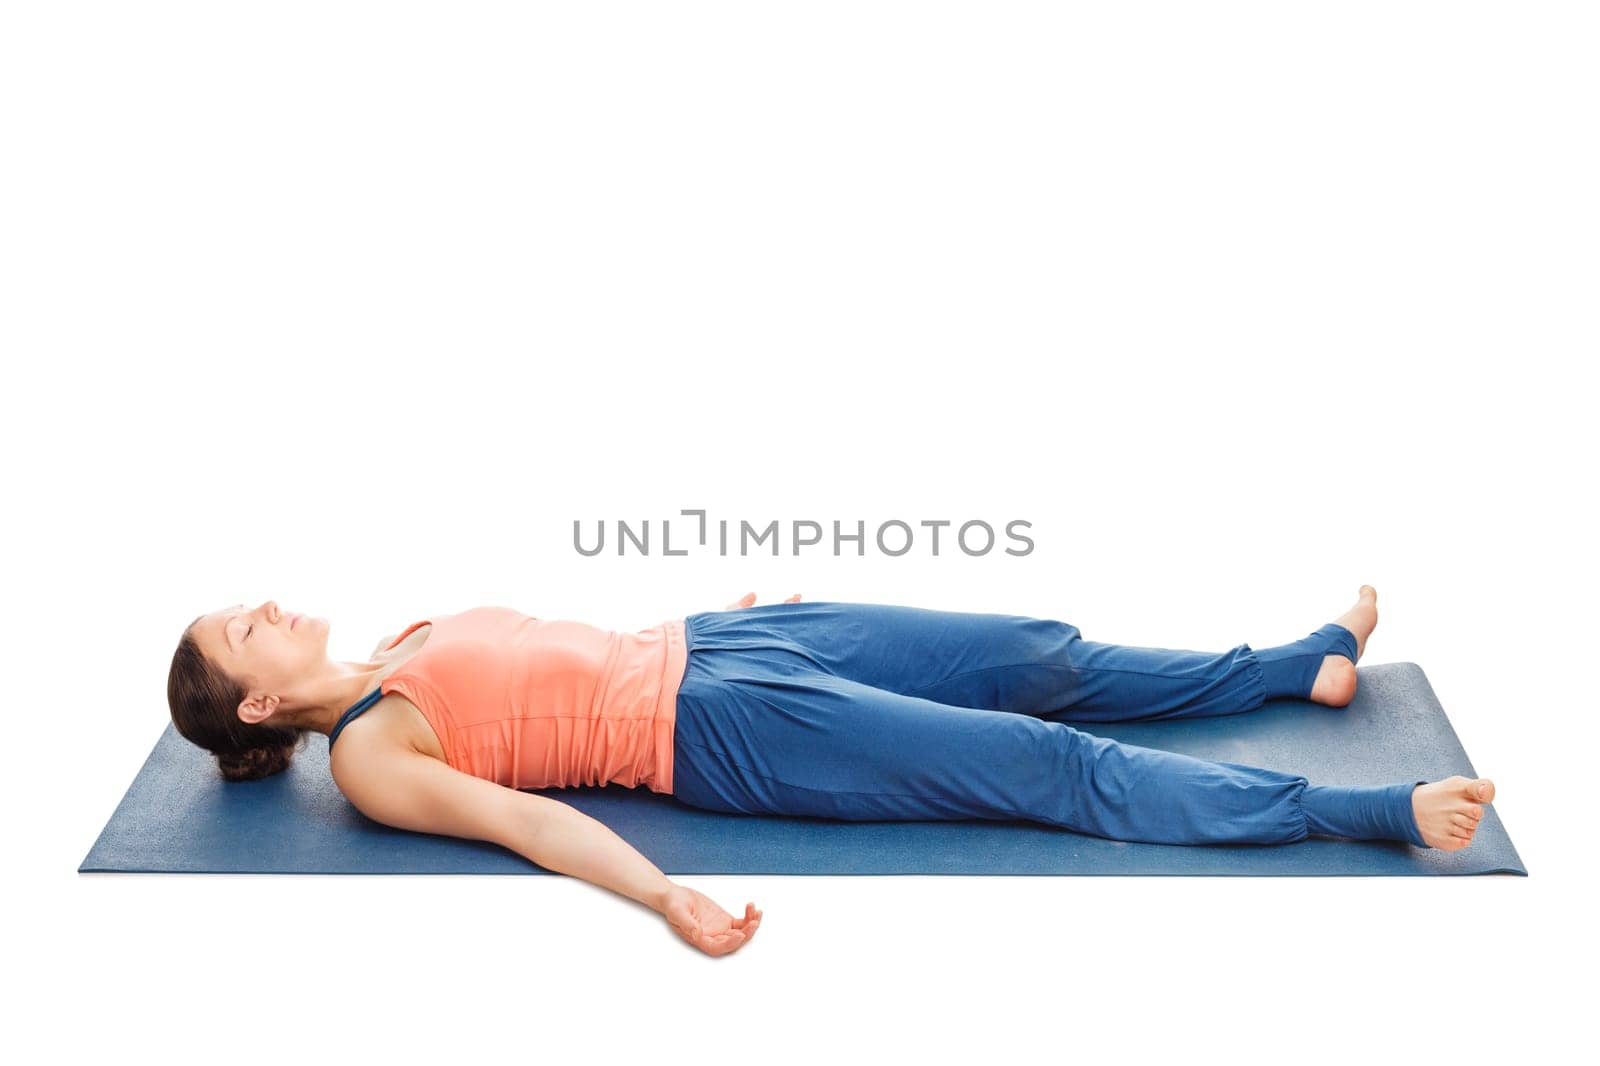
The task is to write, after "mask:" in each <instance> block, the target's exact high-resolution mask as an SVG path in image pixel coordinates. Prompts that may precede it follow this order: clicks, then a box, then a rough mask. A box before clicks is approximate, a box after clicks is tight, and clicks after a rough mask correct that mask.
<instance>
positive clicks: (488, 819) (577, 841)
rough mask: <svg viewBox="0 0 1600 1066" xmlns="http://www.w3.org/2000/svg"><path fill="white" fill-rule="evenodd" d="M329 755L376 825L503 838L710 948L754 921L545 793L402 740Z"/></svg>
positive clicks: (718, 951) (721, 948) (725, 943)
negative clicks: (499, 780) (469, 769)
mask: <svg viewBox="0 0 1600 1066" xmlns="http://www.w3.org/2000/svg"><path fill="white" fill-rule="evenodd" d="M335 759H336V762H335V765H334V778H335V781H336V782H337V783H338V785H339V789H340V791H342V792H343V793H344V794H345V796H346V798H348V799H349V800H350V802H351V803H353V804H355V806H356V809H357V810H359V811H361V813H363V814H365V815H366V816H367V817H369V818H371V819H373V820H374V821H378V822H382V823H384V824H385V825H392V826H395V827H396V828H399V829H409V830H412V831H414V832H421V833H436V834H441V835H444V836H455V837H462V838H464V839H468V840H487V841H491V842H493V843H496V844H499V845H501V846H502V847H505V848H509V849H510V850H512V851H514V852H516V853H517V854H519V855H521V856H522V857H523V858H525V859H528V860H529V861H530V862H534V863H537V864H538V865H540V866H542V867H544V868H545V869H547V870H553V871H555V872H557V873H563V874H569V875H571V876H573V877H578V878H581V879H582V880H585V881H589V882H591V883H593V884H597V885H599V886H601V887H602V888H607V889H610V890H611V891H613V892H616V893H618V894H619V895H623V896H627V897H628V898H629V899H635V900H638V901H639V902H640V903H643V904H644V905H645V906H647V907H649V908H650V909H651V910H653V911H656V912H657V913H659V914H661V915H662V917H664V918H665V919H666V920H667V922H668V923H669V924H670V925H671V926H672V928H673V930H674V931H675V932H677V933H678V935H679V936H681V937H683V938H684V939H685V940H687V941H688V942H689V943H691V944H693V945H694V946H695V947H697V948H699V949H700V950H702V951H704V952H706V953H707V954H710V955H723V954H726V953H728V952H730V951H733V950H734V949H736V948H738V947H739V946H741V945H742V944H743V943H745V942H746V941H748V940H749V939H750V937H751V936H753V935H754V934H755V930H756V926H757V925H759V924H760V912H759V911H757V910H756V909H755V906H754V904H749V905H747V906H746V908H745V916H744V917H743V918H742V919H739V920H737V921H735V920H734V919H733V918H732V917H731V916H730V915H729V914H728V913H727V912H726V911H724V910H723V909H722V908H721V907H718V906H717V905H716V904H715V903H713V902H712V901H711V900H710V899H709V898H707V897H705V896H703V895H702V894H700V893H699V892H696V891H695V890H694V889H691V888H686V887H684V886H682V885H678V884H675V883H673V882H672V881H671V880H670V879H668V877H667V875H666V874H664V873H662V872H661V871H660V870H659V869H657V868H656V866H655V864H654V863H652V862H651V861H650V860H649V859H647V858H645V857H644V856H643V855H641V854H640V853H639V852H638V850H637V849H635V848H634V847H633V845H631V844H629V843H628V842H627V841H626V840H623V839H622V838H621V837H620V836H618V835H617V834H616V833H615V832H613V831H612V830H611V828H610V827H609V826H607V825H606V824H605V823H603V822H600V821H597V820H595V819H594V818H591V817H589V816H588V815H587V814H584V813H583V812H582V811H580V810H578V809H576V808H575V807H571V806H568V805H567V804H565V803H561V802H559V801H557V800H553V799H551V798H549V797H548V796H536V795H534V794H532V793H531V792H519V791H517V790H516V789H510V788H506V787H505V786H503V785H498V784H496V783H494V782H493V781H485V780H483V779H482V778H478V777H473V776H472V775H471V774H466V773H462V772H461V771H460V770H457V769H455V768H454V767H452V766H449V765H447V764H445V763H443V762H440V761H439V760H438V759H435V758H433V757H432V756H431V755H424V754H423V753H422V752H419V751H416V750H414V749H412V748H408V747H404V746H402V745H398V744H396V745H393V746H383V745H369V746H367V747H361V746H359V745H350V746H349V747H345V746H340V747H339V748H337V749H336V752H335Z"/></svg>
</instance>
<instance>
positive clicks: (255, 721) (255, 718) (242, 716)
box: [239, 696, 278, 725]
mask: <svg viewBox="0 0 1600 1066" xmlns="http://www.w3.org/2000/svg"><path fill="white" fill-rule="evenodd" d="M277 709H278V697H276V696H264V697H262V698H261V699H250V700H245V701H244V702H243V703H241V704H239V720H240V721H242V722H245V723H247V724H249V725H260V724H261V723H262V722H264V721H266V720H267V719H268V718H270V717H272V713H273V712H274V711H276V710H277Z"/></svg>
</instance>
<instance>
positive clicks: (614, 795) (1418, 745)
mask: <svg viewBox="0 0 1600 1066" xmlns="http://www.w3.org/2000/svg"><path fill="white" fill-rule="evenodd" d="M1359 676H1360V685H1359V688H1358V695H1357V697H1356V699H1355V701H1354V702H1353V703H1351V704H1350V705H1349V706H1348V707H1344V708H1329V707H1323V706H1320V705H1318V704H1313V703H1306V702H1301V701H1298V700H1275V701H1272V702H1270V703H1268V704H1267V705H1266V706H1265V707H1263V708H1262V709H1260V710H1258V711H1254V712H1251V713H1249V714H1241V715H1233V716H1229V717H1223V718H1194V719H1189V720H1187V721H1171V722H1129V723H1122V724H1120V725H1106V724H1092V725H1091V724H1082V725H1081V726H1080V728H1083V729H1085V730H1087V731H1088V732H1091V733H1095V734H1097V735H1100V736H1109V737H1115V738H1116V739H1118V740H1122V741H1126V742H1128V743H1130V744H1141V745H1144V746H1146V747H1152V748H1165V749H1167V750H1169V751H1177V752H1183V753H1185V754H1188V755H1194V756H1197V757H1199V758H1204V759H1214V760H1219V761H1223V762H1237V763H1246V764H1250V765H1255V766H1264V767H1268V768H1270V769H1274V770H1282V771H1285V772H1288V773H1293V774H1300V775H1303V776H1304V777H1306V778H1308V779H1309V780H1310V781H1311V782H1312V783H1314V784H1319V785H1383V784H1392V783H1394V782H1396V781H1407V780H1411V781H1419V780H1424V779H1426V780H1429V781H1435V780H1438V779H1439V778H1442V777H1448V776H1450V775H1451V774H1463V775H1465V776H1467V777H1476V776H1477V773H1476V772H1475V771H1474V770H1473V767H1472V763H1471V762H1470V761H1468V759H1467V753H1466V752H1465V751H1464V750H1462V747H1461V741H1460V740H1459V739H1457V737H1456V734H1455V730H1454V729H1452V728H1451V727H1450V720H1449V719H1448V718H1446V717H1445V713H1444V708H1442V707H1441V706H1440V705H1439V701H1438V699H1437V698H1436V697H1435V696H1434V693H1433V688H1432V686H1430V685H1429V684H1428V679H1427V677H1426V676H1425V675H1424V674H1423V672H1422V669H1421V668H1420V667H1418V666H1417V665H1416V664H1415V663H1389V664H1385V665H1381V666H1366V667H1361V668H1360V671H1359ZM1491 776H1492V775H1491ZM530 791H534V792H536V793H537V794H539V795H545V796H550V797H552V798H555V799H559V800H561V801H562V802H564V803H569V804H571V805H572V806H574V807H577V808H578V809H579V810H582V811H584V812H585V813H586V814H589V815H590V816H592V817H594V818H597V819H599V820H600V821H602V822H604V823H605V824H606V825H608V826H610V827H611V828H612V829H613V830H614V831H615V832H616V833H617V834H618V835H619V836H621V837H622V838H623V839H624V840H626V841H628V843H630V844H632V845H633V846H634V847H635V848H637V849H639V851H640V852H642V853H643V854H644V855H645V856H646V857H648V858H649V859H650V861H651V862H653V863H655V864H656V866H658V867H660V868H661V870H662V871H663V872H665V873H667V874H1207V875H1254V876H1261V877H1270V876H1293V875H1300V876H1306V875H1316V876H1329V875H1340V874H1345V875H1389V876H1394V875H1422V874H1486V873H1514V874H1522V875H1523V876H1526V875H1527V872H1528V871H1527V869H1526V868H1525V867H1524V866H1523V865H1522V860H1521V859H1520V858H1519V857H1518V855H1517V850H1516V848H1514V847H1513V846H1512V844H1511V838H1510V837H1509V836H1508V835H1507V834H1506V830H1505V826H1504V825H1503V824H1501V821H1500V817H1499V815H1498V814H1497V813H1496V812H1495V809H1494V807H1493V806H1492V805H1491V806H1490V807H1488V808H1487V810H1486V812H1485V815H1484V818H1483V823H1482V825H1481V826H1480V828H1479V829H1478V833H1477V837H1476V838H1475V840H1474V841H1473V843H1472V846H1471V847H1469V848H1465V849H1463V850H1461V851H1456V852H1442V851H1437V850H1433V849H1424V848H1414V847H1411V846H1410V845H1407V844H1402V843H1390V842H1386V841H1350V840H1335V839H1332V838H1328V837H1312V838H1310V839H1308V840H1305V841H1302V842H1301V843H1298V844H1283V845H1256V844H1233V845H1198V846H1179V845H1170V844H1130V843H1125V842H1122V841H1115V840H1104V839H1101V838H1099V837H1091V836H1083V835H1081V834H1078V833H1072V832H1069V831H1067V830H1064V829H1058V828H1055V827H1052V826H1046V825H1040V824H1037V823H1032V822H993V821H976V820H975V821H964V822H834V821H828V820H825V819H819V818H777V817H764V816H755V815H730V814H719V813H714V812H710V811H702V810H697V809H695V808H693V807H689V806H687V805H685V804H682V803H679V802H678V801H677V800H675V799H673V798H672V797H670V796H663V795H660V794H658V793H654V792H651V791H649V790H648V789H642V788H641V789H628V788H623V787H622V786H620V785H608V786H606V787H605V788H576V789H537V790H530ZM78 870H79V872H80V873H112V872H120V873H274V874H277V873H308V874H309V873H326V874H384V873H404V874H434V873H438V874H445V873H448V874H463V873H475V874H476V873H481V874H529V873H549V872H550V871H548V870H545V869H544V868H542V867H540V866H536V865H535V864H533V863H532V862H529V861H528V860H527V859H524V858H523V857H522V856H520V855H518V854H516V853H515V852H512V851H509V850H507V849H505V848H502V847H500V846H499V845H496V844H490V843H486V842H482V841H471V840H459V839H456V838H454V837H444V836H432V835H429V834H424V833H412V832H407V831H405V830H400V829H393V828H390V827H389V826H385V825H383V824H381V823H379V822H374V821H372V820H371V819H369V818H367V817H366V816H365V815H363V814H362V813H361V812H360V811H358V810H356V809H355V808H354V807H353V806H351V804H350V802H349V801H348V800H346V799H345V798H344V796H343V795H342V794H341V793H340V792H339V790H338V789H337V788H336V787H335V786H334V784H333V778H332V776H331V775H330V774H329V772H328V748H327V744H326V743H324V742H322V741H321V739H320V738H317V737H313V738H312V739H311V743H310V746H309V747H308V748H307V749H306V750H305V751H303V752H301V753H299V754H298V755H297V756H296V757H295V760H294V763H293V765H292V766H291V768H290V769H289V770H287V771H286V772H284V773H282V774H278V775H275V776H273V777H270V778H266V779H263V780H260V781H248V782H235V783H232V784H230V783H227V782H224V781H222V780H221V779H220V778H219V777H218V776H217V773H216V763H215V760H214V759H212V757H211V756H210V755H208V754H206V753H205V752H203V751H201V750H200V749H199V748H196V747H195V746H193V745H192V744H190V743H189V742H188V741H186V740H184V739H183V738H182V737H180V736H179V735H178V734H177V732H176V731H175V730H174V729H173V727H172V726H171V725H170V724H169V725H168V726H167V728H166V731H165V732H164V733H163V734H162V736H161V739H160V740H159V741H158V742H157V743H156V746H155V750H154V751H152V752H151V753H150V757H149V758H148V759H146V760H145V764H144V766H143V767H142V768H141V769H140V771H139V775H138V776H137V777H136V778H134V781H133V784H132V786H130V787H129V789H128V792H127V795H126V796H124V797H123V799H122V802H121V803H120V804H119V805H118V806H117V809H116V811H115V812H114V813H113V814H112V816H111V820H110V822H108V823H107V825H106V827H105V829H104V830H103V831H102V832H101V833H100V837H99V839H98V840H96V841H95V843H94V847H92V848H91V849H90V850H89V854H88V855H87V856H86V857H85V858H84V860H83V864H82V865H81V866H79V867H78Z"/></svg>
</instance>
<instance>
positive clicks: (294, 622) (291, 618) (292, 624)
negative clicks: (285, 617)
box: [289, 614, 300, 629]
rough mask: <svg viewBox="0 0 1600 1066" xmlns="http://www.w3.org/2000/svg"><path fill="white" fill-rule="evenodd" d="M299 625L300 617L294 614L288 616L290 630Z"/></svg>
mask: <svg viewBox="0 0 1600 1066" xmlns="http://www.w3.org/2000/svg"><path fill="white" fill-rule="evenodd" d="M299 624H300V616H299V615H297V614H295V615H290V616H289V628H290V629H293V628H294V627H295V626H297V625H299Z"/></svg>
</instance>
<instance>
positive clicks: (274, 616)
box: [261, 600, 283, 624]
mask: <svg viewBox="0 0 1600 1066" xmlns="http://www.w3.org/2000/svg"><path fill="white" fill-rule="evenodd" d="M261 610H262V612H263V613H264V614H265V615H266V616H267V621H268V622H271V623H273V624H276V623H277V621H278V619H279V618H280V617H281V616H282V614H283V610H282V609H281V608H280V607H279V606H278V601H277V600H268V601H267V602H266V603H263V604H262V605H261Z"/></svg>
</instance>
